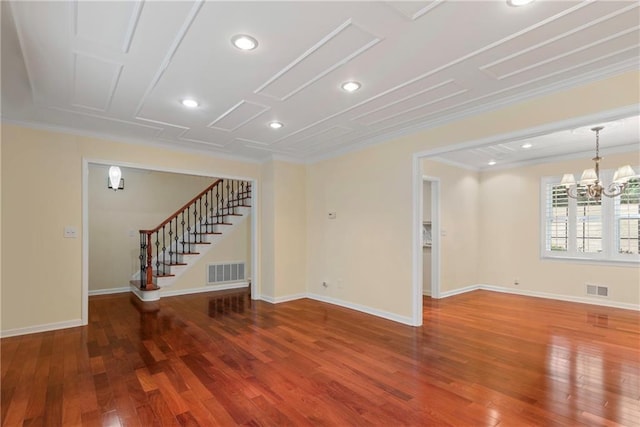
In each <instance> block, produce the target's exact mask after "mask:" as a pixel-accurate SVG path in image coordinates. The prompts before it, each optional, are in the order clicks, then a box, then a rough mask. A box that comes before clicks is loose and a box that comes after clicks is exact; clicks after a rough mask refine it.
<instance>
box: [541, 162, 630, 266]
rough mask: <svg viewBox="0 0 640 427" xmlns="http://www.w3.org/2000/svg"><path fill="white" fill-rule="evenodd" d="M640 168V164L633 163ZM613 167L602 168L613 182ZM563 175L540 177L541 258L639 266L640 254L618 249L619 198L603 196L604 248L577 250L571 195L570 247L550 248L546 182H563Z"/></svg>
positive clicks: (606, 180) (574, 209) (605, 175)
mask: <svg viewBox="0 0 640 427" xmlns="http://www.w3.org/2000/svg"><path fill="white" fill-rule="evenodd" d="M634 170H636V171H637V170H638V166H634ZM581 173H582V172H581V171H579V172H574V176H578V177H579V176H580V174H581ZM613 173H614V171H613V170H611V169H607V170H602V171H600V177H601V179H602V180H603V181H604V182H605V183H609V182H611V179H612V178H613ZM561 179H562V177H561V176H547V177H542V179H541V181H540V258H541V259H546V260H558V261H571V262H581V263H588V264H611V265H628V266H637V265H638V264H640V255H637V254H623V253H619V252H617V251H616V238H617V235H618V229H617V228H616V221H615V220H614V215H615V200H616V199H617V198H611V197H606V196H603V197H602V252H598V253H584V252H578V251H577V248H576V246H575V243H574V242H575V238H576V231H575V226H576V200H575V199H572V198H569V214H568V216H569V230H568V233H569V235H568V239H569V245H568V246H569V247H568V250H567V251H562V252H560V251H551V250H547V241H546V239H547V186H548V185H549V184H560V181H561Z"/></svg>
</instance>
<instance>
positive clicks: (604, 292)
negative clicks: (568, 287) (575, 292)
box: [587, 283, 609, 297]
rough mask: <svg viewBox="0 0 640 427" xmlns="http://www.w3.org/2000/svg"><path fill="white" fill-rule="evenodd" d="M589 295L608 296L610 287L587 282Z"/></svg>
mask: <svg viewBox="0 0 640 427" xmlns="http://www.w3.org/2000/svg"><path fill="white" fill-rule="evenodd" d="M587 295H593V296H597V297H608V296H609V287H608V286H601V285H591V284H588V283H587Z"/></svg>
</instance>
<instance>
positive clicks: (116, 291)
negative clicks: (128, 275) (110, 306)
mask: <svg viewBox="0 0 640 427" xmlns="http://www.w3.org/2000/svg"><path fill="white" fill-rule="evenodd" d="M125 292H131V288H130V287H129V286H125V287H123V288H111V289H94V290H90V291H89V296H90V297H91V296H93V295H110V294H123V293H125Z"/></svg>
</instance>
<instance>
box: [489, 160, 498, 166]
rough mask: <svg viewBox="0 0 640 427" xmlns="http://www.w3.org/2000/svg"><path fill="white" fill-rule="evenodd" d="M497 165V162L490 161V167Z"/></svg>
mask: <svg viewBox="0 0 640 427" xmlns="http://www.w3.org/2000/svg"><path fill="white" fill-rule="evenodd" d="M496 163H497V162H496V161H495V160H489V163H488V165H489V166H493V165H495V164H496Z"/></svg>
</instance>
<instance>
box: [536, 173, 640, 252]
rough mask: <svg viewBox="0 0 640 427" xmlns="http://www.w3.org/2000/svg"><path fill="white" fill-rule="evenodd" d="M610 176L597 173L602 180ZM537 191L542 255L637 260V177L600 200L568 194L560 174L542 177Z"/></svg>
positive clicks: (639, 222) (639, 208) (639, 192)
mask: <svg viewBox="0 0 640 427" xmlns="http://www.w3.org/2000/svg"><path fill="white" fill-rule="evenodd" d="M636 170H637V169H636ZM611 176H612V171H602V173H601V177H602V179H603V180H604V182H605V183H608V182H611ZM541 191H542V196H543V197H542V212H541V213H542V220H543V224H542V228H543V229H542V233H541V236H542V242H541V243H542V256H543V257H546V258H567V259H584V260H592V261H615V262H617V261H622V262H640V255H639V254H640V179H633V180H631V181H630V182H629V184H628V186H627V188H626V190H625V192H624V193H623V194H622V195H621V196H619V197H615V198H609V197H605V196H603V197H602V199H601V200H593V199H589V198H587V197H579V198H578V199H573V198H570V197H568V196H567V192H566V190H565V188H564V187H563V186H561V185H560V177H546V178H544V179H543V180H542V188H541Z"/></svg>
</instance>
